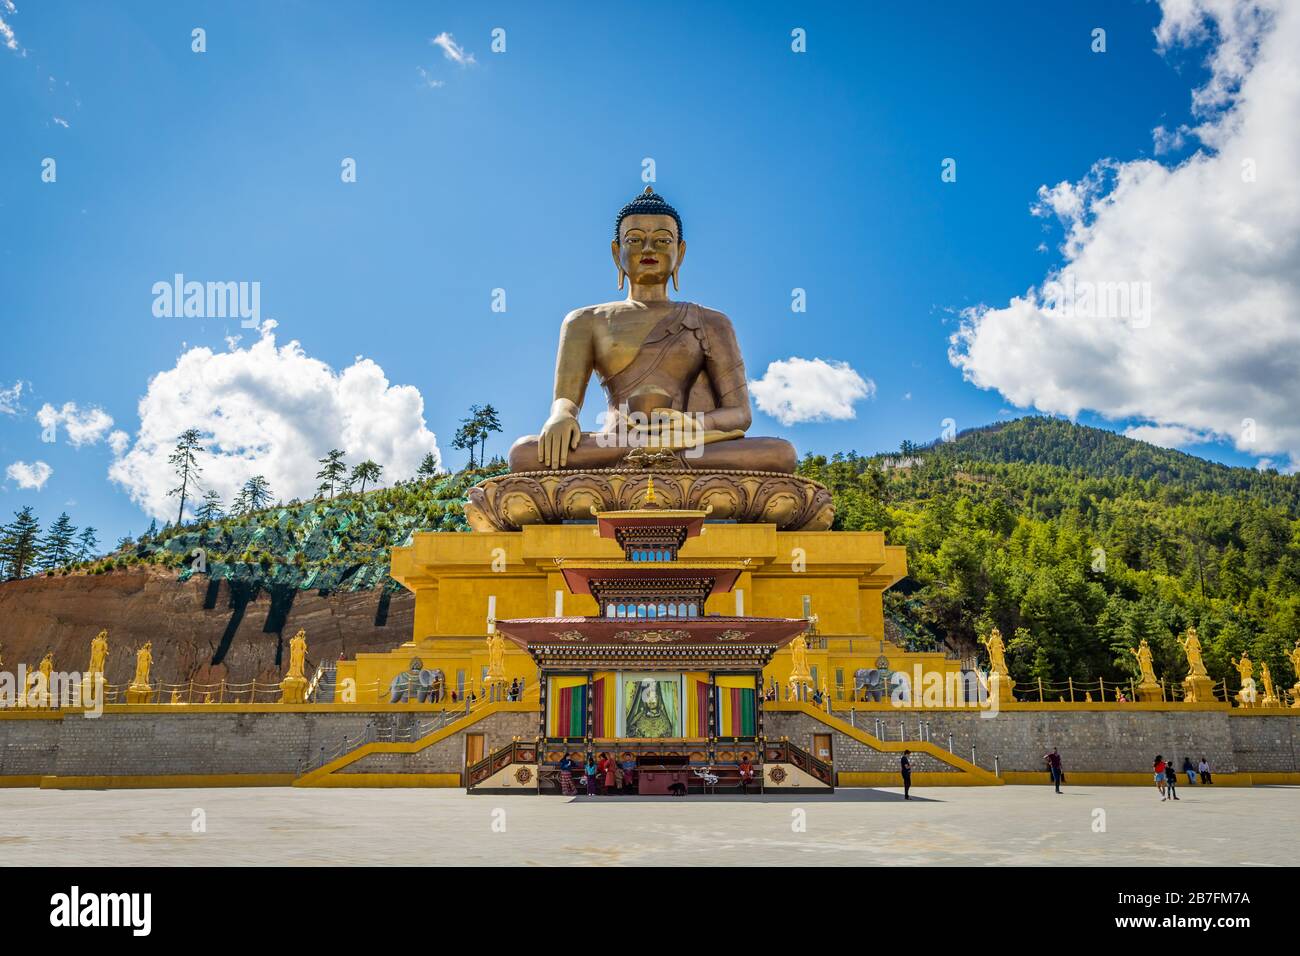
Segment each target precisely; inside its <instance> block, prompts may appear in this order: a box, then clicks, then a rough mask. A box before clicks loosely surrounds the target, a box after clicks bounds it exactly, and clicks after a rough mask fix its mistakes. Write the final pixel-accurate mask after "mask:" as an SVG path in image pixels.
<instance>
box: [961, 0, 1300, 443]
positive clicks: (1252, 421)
mask: <svg viewBox="0 0 1300 956" xmlns="http://www.w3.org/2000/svg"><path fill="white" fill-rule="evenodd" d="M1162 7H1163V14H1162V19H1161V22H1160V25H1159V27H1158V29H1157V30H1156V41H1157V44H1158V46H1159V48H1160V49H1161V50H1162V51H1163V50H1168V49H1170V48H1172V47H1174V46H1177V45H1190V44H1200V43H1206V44H1212V46H1210V52H1209V54H1208V60H1207V65H1208V67H1209V69H1210V73H1211V75H1210V78H1209V79H1208V80H1207V81H1206V82H1205V84H1204V85H1203V86H1201V87H1200V88H1198V89H1196V90H1194V91H1193V92H1192V111H1193V115H1194V117H1195V119H1196V121H1197V125H1195V126H1194V127H1191V128H1187V129H1183V128H1181V127H1180V129H1179V135H1180V136H1182V137H1184V138H1185V139H1190V138H1192V137H1195V138H1196V139H1197V140H1199V142H1200V144H1201V145H1200V148H1198V149H1197V151H1196V152H1195V153H1194V154H1192V155H1191V156H1190V157H1189V158H1187V159H1186V160H1185V161H1183V162H1181V163H1179V164H1177V165H1174V166H1166V165H1163V164H1161V163H1159V162H1155V161H1152V160H1147V159H1135V160H1129V161H1116V160H1112V159H1099V160H1098V162H1097V164H1096V165H1095V166H1094V167H1093V168H1092V169H1091V170H1089V171H1088V172H1087V174H1086V175H1084V176H1083V178H1081V179H1080V180H1079V181H1077V182H1074V183H1068V182H1067V183H1061V184H1058V185H1057V186H1054V187H1048V186H1043V187H1042V188H1041V189H1040V190H1039V196H1038V202H1037V203H1036V204H1035V206H1034V208H1033V211H1034V212H1035V214H1036V215H1055V216H1057V217H1058V218H1059V219H1060V220H1061V222H1062V224H1063V226H1064V229H1065V240H1064V243H1063V245H1062V248H1061V253H1062V256H1063V263H1062V265H1061V266H1060V267H1059V268H1057V269H1054V270H1052V271H1050V272H1049V273H1048V274H1047V275H1046V276H1045V277H1044V279H1043V281H1042V283H1041V284H1040V285H1039V286H1037V287H1034V288H1030V289H1029V290H1028V291H1027V292H1026V293H1024V294H1023V295H1019V296H1016V297H1014V298H1012V299H1011V300H1010V301H1009V302H1008V303H1007V304H1006V305H1005V306H1002V307H998V308H989V307H985V306H981V307H980V308H977V309H973V310H970V311H968V312H967V313H965V315H964V317H963V322H962V324H961V326H960V328H959V329H958V331H957V332H956V333H955V334H954V335H953V336H952V339H951V342H950V349H949V358H950V360H951V361H952V363H953V364H954V365H955V366H957V367H958V368H960V369H961V370H962V373H963V375H964V376H965V377H966V378H967V379H968V380H969V381H971V382H973V383H974V384H976V385H977V386H979V387H981V388H989V389H996V390H997V391H999V392H1001V393H1002V394H1003V395H1005V396H1006V397H1007V398H1008V399H1009V400H1011V401H1012V402H1014V403H1015V404H1016V405H1018V406H1021V407H1031V406H1032V407H1036V408H1038V409H1040V410H1042V411H1045V412H1049V413H1055V414H1064V415H1068V416H1072V417H1073V416H1075V415H1077V414H1078V413H1079V412H1080V411H1082V410H1084V409H1092V410H1094V411H1097V412H1100V413H1101V414H1103V415H1105V416H1107V417H1109V418H1113V419H1136V420H1138V421H1141V422H1151V423H1155V424H1153V425H1145V426H1143V425H1139V426H1137V428H1136V429H1134V431H1135V432H1136V433H1137V436H1136V437H1143V438H1144V440H1148V441H1157V442H1158V443H1166V442H1175V441H1177V442H1178V443H1181V444H1188V443H1193V444H1194V443H1198V442H1202V441H1206V440H1212V439H1216V438H1217V439H1223V438H1226V439H1229V440H1231V441H1233V442H1234V444H1235V445H1236V447H1237V448H1238V449H1239V450H1241V451H1245V452H1247V453H1251V454H1255V455H1260V456H1262V455H1266V454H1270V453H1286V454H1289V455H1290V456H1291V459H1292V462H1293V463H1294V462H1296V461H1300V415H1298V414H1297V413H1296V409H1297V408H1300V177H1297V176H1296V175H1295V170H1294V160H1295V157H1296V155H1300V123H1298V122H1296V117H1297V116H1298V115H1300V69H1297V67H1296V57H1295V51H1296V50H1297V49H1300V3H1294V2H1284V0H1254V2H1229V0H1163V3H1162ZM1161 135H1162V136H1164V137H1165V141H1164V142H1163V143H1162V145H1172V144H1171V143H1170V142H1168V139H1167V136H1168V134H1167V133H1165V134H1161ZM1207 436H1209V437H1208V438H1207Z"/></svg>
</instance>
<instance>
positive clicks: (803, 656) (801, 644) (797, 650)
mask: <svg viewBox="0 0 1300 956" xmlns="http://www.w3.org/2000/svg"><path fill="white" fill-rule="evenodd" d="M811 686H812V669H811V668H810V667H809V666H808V639H807V638H805V637H804V636H803V635H802V634H800V635H799V636H798V637H796V638H795V639H794V640H793V641H791V642H790V696H791V697H794V698H797V699H798V700H803V699H804V698H805V696H806V695H807V691H808V688H810V687H811Z"/></svg>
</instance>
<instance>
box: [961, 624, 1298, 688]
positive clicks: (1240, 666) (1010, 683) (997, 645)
mask: <svg viewBox="0 0 1300 956" xmlns="http://www.w3.org/2000/svg"><path fill="white" fill-rule="evenodd" d="M980 643H982V644H983V645H984V646H985V647H986V648H987V649H988V652H989V682H990V685H994V684H996V686H997V691H998V693H999V695H1000V696H1001V697H1002V698H1003V699H1004V700H1011V699H1013V698H1012V691H1013V689H1014V688H1015V685H1016V682H1015V681H1014V680H1013V679H1012V677H1011V674H1010V671H1009V670H1008V669H1007V661H1006V645H1005V644H1004V643H1003V640H1002V634H1001V632H999V631H998V629H997V628H996V627H995V628H993V629H992V630H991V631H990V632H989V633H988V634H987V635H986V636H985V637H982V638H981V639H980ZM1178 643H1179V646H1181V647H1182V649H1183V653H1184V654H1186V655H1187V675H1186V676H1185V677H1184V678H1183V679H1182V688H1183V700H1184V701H1185V702H1187V703H1211V702H1213V701H1214V699H1215V698H1214V686H1215V685H1214V681H1212V680H1211V679H1210V675H1209V672H1208V671H1206V669H1205V661H1204V660H1203V659H1202V657H1201V640H1200V638H1199V637H1198V636H1197V634H1196V628H1195V627H1189V628H1188V629H1187V630H1186V631H1185V632H1184V633H1183V634H1182V636H1180V637H1179V638H1178ZM1129 650H1130V652H1131V653H1132V654H1133V656H1134V657H1135V658H1137V665H1138V672H1139V674H1140V675H1141V677H1140V679H1139V681H1138V684H1137V687H1136V694H1137V697H1138V699H1139V700H1164V699H1165V696H1166V694H1165V690H1164V684H1163V682H1162V681H1160V680H1158V679H1157V678H1156V672H1155V667H1154V666H1153V663H1152V660H1153V658H1152V654H1151V646H1150V645H1149V644H1148V643H1147V639H1146V638H1145V637H1144V638H1142V641H1141V643H1140V644H1139V645H1138V646H1137V647H1136V648H1130V649H1129ZM1289 657H1290V659H1291V664H1292V666H1293V667H1294V668H1295V672H1296V674H1297V676H1300V640H1298V641H1296V644H1295V647H1294V648H1293V649H1292V650H1291V652H1290V654H1289ZM1232 666H1233V667H1235V668H1236V670H1237V674H1238V676H1239V677H1240V678H1241V689H1240V690H1239V691H1238V692H1237V693H1236V695H1235V697H1234V699H1235V700H1236V702H1237V704H1238V705H1240V706H1242V707H1281V706H1283V704H1284V698H1285V693H1284V694H1282V695H1279V694H1278V691H1277V687H1276V686H1275V685H1274V683H1273V675H1272V673H1270V671H1269V669H1268V663H1267V662H1266V661H1261V662H1260V664H1259V669H1260V674H1259V682H1258V684H1257V683H1256V681H1255V664H1254V662H1253V661H1252V660H1251V659H1250V655H1249V654H1247V653H1245V652H1244V651H1243V652H1242V655H1241V659H1240V660H1238V659H1237V658H1233V659H1232ZM1259 684H1262V685H1263V694H1262V695H1261V694H1260V689H1259ZM1040 688H1041V682H1040ZM1290 693H1291V696H1292V698H1293V702H1292V704H1291V706H1292V707H1294V708H1300V680H1297V681H1296V683H1295V685H1294V686H1292V688H1291V689H1290Z"/></svg>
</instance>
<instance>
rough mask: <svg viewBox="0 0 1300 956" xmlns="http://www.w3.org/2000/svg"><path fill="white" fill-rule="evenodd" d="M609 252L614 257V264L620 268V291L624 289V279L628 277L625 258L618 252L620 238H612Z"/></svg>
mask: <svg viewBox="0 0 1300 956" xmlns="http://www.w3.org/2000/svg"><path fill="white" fill-rule="evenodd" d="M609 254H610V255H611V256H613V257H614V266H615V267H616V268H617V269H618V291H619V292H622V291H623V280H624V279H626V278H627V273H626V272H624V271H623V260H622V259H621V258H620V257H619V254H618V240H617V239H611V240H610V242H609Z"/></svg>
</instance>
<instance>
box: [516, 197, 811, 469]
mask: <svg viewBox="0 0 1300 956" xmlns="http://www.w3.org/2000/svg"><path fill="white" fill-rule="evenodd" d="M610 253H611V254H612V255H613V257H614V265H615V266H616V267H617V269H618V287H619V289H620V290H621V289H623V288H624V286H626V287H627V290H628V293H627V298H625V299H622V300H619V301H616V302H604V303H601V304H600V305H589V306H584V307H583V308H580V309H575V310H574V311H572V312H570V313H569V314H568V315H567V316H565V318H564V325H563V327H562V328H561V330H560V347H559V353H558V355H557V356H556V359H555V396H554V400H553V401H552V403H551V412H550V417H549V418H547V420H546V423H545V424H544V425H543V426H542V433H541V434H540V435H528V436H526V437H524V438H521V439H519V440H518V441H517V442H515V444H514V447H513V448H511V449H510V470H511V471H516V472H521V471H536V470H538V469H539V468H546V469H582V468H612V467H616V466H617V465H618V464H619V463H620V462H621V461H623V460H624V459H625V458H626V456H627V455H628V452H629V451H630V450H631V449H632V448H649V449H658V450H666V451H670V452H674V453H677V454H679V455H681V456H683V457H684V458H685V459H687V460H689V462H690V464H691V465H692V467H697V468H724V469H748V470H755V471H774V472H782V473H785V474H791V473H793V472H794V468H795V464H796V459H795V452H794V446H793V445H791V444H790V443H789V442H788V441H785V440H783V439H780V438H745V437H744V434H745V431H746V429H748V428H749V425H750V420H751V417H752V415H751V412H750V407H749V384H748V382H747V380H746V377H745V362H744V359H743V358H742V357H741V354H740V346H739V344H737V342H736V333H735V330H734V329H733V328H732V326H731V320H730V319H728V318H727V317H726V316H725V315H724V314H723V313H721V312H717V311H714V310H713V309H708V308H705V307H704V306H700V305H696V304H695V303H694V302H674V301H672V300H671V299H670V298H668V282H669V279H671V280H672V283H673V288H674V289H676V288H678V274H679V271H680V270H681V267H682V260H683V259H684V258H685V257H686V242H685V239H684V238H683V233H682V220H681V217H680V216H679V215H678V213H677V210H675V209H674V208H673V207H672V206H670V205H669V204H668V203H667V202H666V201H665V200H664V199H663V197H662V196H658V195H656V194H655V192H654V190H653V189H651V188H650V187H649V186H647V187H646V189H645V192H644V193H643V194H642V195H640V196H638V197H637V198H636V199H634V200H632V202H630V203H628V204H627V205H626V206H624V207H623V208H622V209H621V210H620V211H619V214H618V218H617V219H616V220H615V223H614V238H613V240H612V241H611V242H610ZM592 372H595V373H596V375H597V376H598V377H599V379H600V383H601V385H602V386H603V387H604V389H605V395H606V397H607V399H608V407H607V409H606V412H605V416H604V418H605V422H604V428H603V429H602V430H601V431H600V432H583V431H582V429H581V427H580V426H579V425H578V413H579V411H581V409H582V401H583V397H584V395H585V394H586V391H587V385H588V383H589V382H590V381H591V375H592Z"/></svg>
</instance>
